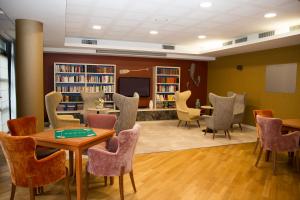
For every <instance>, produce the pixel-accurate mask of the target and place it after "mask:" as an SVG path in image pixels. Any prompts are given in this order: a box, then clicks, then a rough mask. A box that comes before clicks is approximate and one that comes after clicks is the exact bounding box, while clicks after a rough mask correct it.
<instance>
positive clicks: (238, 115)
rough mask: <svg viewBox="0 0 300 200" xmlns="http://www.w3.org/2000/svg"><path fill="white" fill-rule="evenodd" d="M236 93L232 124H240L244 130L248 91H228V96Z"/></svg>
mask: <svg viewBox="0 0 300 200" xmlns="http://www.w3.org/2000/svg"><path fill="white" fill-rule="evenodd" d="M234 94H235V95H236V97H235V101H234V106H233V120H232V126H233V124H238V125H239V127H240V129H241V131H242V125H241V123H242V122H243V119H244V113H245V107H246V106H245V97H246V93H243V94H236V93H234V92H227V96H228V97H230V96H233V95H234Z"/></svg>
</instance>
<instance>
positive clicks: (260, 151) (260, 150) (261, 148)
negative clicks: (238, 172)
mask: <svg viewBox="0 0 300 200" xmlns="http://www.w3.org/2000/svg"><path fill="white" fill-rule="evenodd" d="M262 151H263V147H260V149H259V153H258V156H257V160H256V163H255V167H257V165H258V163H259V160H260V158H261V154H262Z"/></svg>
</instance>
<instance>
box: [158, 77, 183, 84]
mask: <svg viewBox="0 0 300 200" xmlns="http://www.w3.org/2000/svg"><path fill="white" fill-rule="evenodd" d="M178 82H179V79H178V77H157V83H178Z"/></svg>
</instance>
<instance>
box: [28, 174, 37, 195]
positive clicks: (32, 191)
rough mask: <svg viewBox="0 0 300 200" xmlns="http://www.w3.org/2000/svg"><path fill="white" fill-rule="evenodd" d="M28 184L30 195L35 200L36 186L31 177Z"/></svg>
mask: <svg viewBox="0 0 300 200" xmlns="http://www.w3.org/2000/svg"><path fill="white" fill-rule="evenodd" d="M28 183H29V184H28V185H29V197H30V200H34V199H35V194H34V187H33V186H32V179H31V177H29V178H28Z"/></svg>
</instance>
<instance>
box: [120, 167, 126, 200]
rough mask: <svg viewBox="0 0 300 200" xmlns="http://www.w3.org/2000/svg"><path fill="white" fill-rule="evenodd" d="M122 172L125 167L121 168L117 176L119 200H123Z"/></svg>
mask: <svg viewBox="0 0 300 200" xmlns="http://www.w3.org/2000/svg"><path fill="white" fill-rule="evenodd" d="M124 171H125V167H121V172H120V176H119V190H120V198H121V200H124V184H123V177H124Z"/></svg>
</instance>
